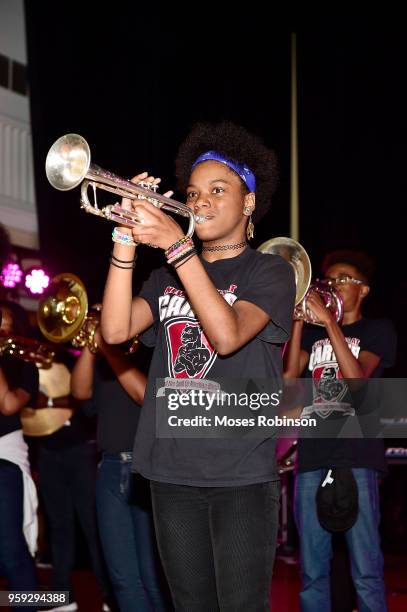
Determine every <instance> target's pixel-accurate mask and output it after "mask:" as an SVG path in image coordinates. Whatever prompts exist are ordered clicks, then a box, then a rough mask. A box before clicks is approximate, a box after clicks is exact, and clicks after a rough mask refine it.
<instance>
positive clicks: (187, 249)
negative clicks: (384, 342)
mask: <svg viewBox="0 0 407 612" xmlns="http://www.w3.org/2000/svg"><path fill="white" fill-rule="evenodd" d="M194 249H195V246H193V245H192V246H189V245H186V246H185V248H184V249H182V251H179V252H178V253H177V254H176V255H174V257H170V258H169V259H167V262H168V263H169V264H171V265H173V264H175V263H176V262H177V261H178V260H179V259H181V258H182V259H183V258H184V257H185V255H186V254H187V253H190V252H191V251H193V250H194Z"/></svg>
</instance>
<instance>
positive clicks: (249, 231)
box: [246, 215, 254, 240]
mask: <svg viewBox="0 0 407 612" xmlns="http://www.w3.org/2000/svg"><path fill="white" fill-rule="evenodd" d="M246 236H247V240H251V239H252V238H253V237H254V225H253V221H252V216H251V215H250V219H249V223H248V224H247V227H246Z"/></svg>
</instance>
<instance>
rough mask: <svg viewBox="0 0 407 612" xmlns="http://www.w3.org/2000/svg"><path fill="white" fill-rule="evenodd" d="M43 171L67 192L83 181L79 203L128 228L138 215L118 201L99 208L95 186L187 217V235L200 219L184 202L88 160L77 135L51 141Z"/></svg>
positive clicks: (137, 221) (137, 222) (87, 150)
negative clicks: (89, 191) (91, 190)
mask: <svg viewBox="0 0 407 612" xmlns="http://www.w3.org/2000/svg"><path fill="white" fill-rule="evenodd" d="M45 171H46V175H47V178H48V180H49V182H50V183H51V185H52V186H53V187H55V189H58V190H59V191H69V190H70V189H74V187H77V186H78V185H79V184H80V183H82V186H81V205H82V208H84V209H85V211H86V212H88V213H91V214H93V215H97V216H98V217H103V218H104V219H107V220H109V221H114V222H116V223H120V224H121V225H126V226H127V227H137V226H138V225H140V218H139V217H138V216H137V214H136V213H135V212H134V211H131V210H126V209H124V208H122V207H121V206H119V205H118V204H113V205H108V206H105V207H103V208H99V206H98V204H97V196H96V189H97V188H99V189H102V190H104V191H109V192H110V193H114V194H115V195H116V196H121V197H123V198H129V199H131V200H137V199H145V200H148V201H149V202H151V203H152V204H154V206H156V207H157V208H162V209H163V210H168V211H170V212H173V213H176V214H178V215H181V216H182V217H188V218H189V227H188V231H187V236H188V237H191V236H192V234H193V233H194V230H195V222H197V223H199V222H200V219H199V218H198V219H197V218H196V217H195V214H194V213H193V211H192V210H190V209H189V208H188V206H186V205H185V204H181V203H180V202H177V201H176V200H173V199H172V198H167V197H166V196H163V195H160V194H158V193H155V186H151V185H150V186H149V184H147V183H140V184H136V183H133V182H132V181H128V180H127V179H124V178H121V177H119V176H117V175H116V174H113V173H112V172H109V171H107V170H103V168H100V167H99V166H97V165H96V164H93V163H91V155H90V148H89V145H88V143H87V142H86V140H85V139H84V138H83V137H82V136H80V135H79V134H65V136H61V138H58V140H56V141H55V142H54V144H53V145H52V147H51V148H50V150H49V151H48V155H47V159H46V162H45ZM89 187H92V189H93V196H94V203H93V204H92V203H91V202H90V200H89V197H88V188H89Z"/></svg>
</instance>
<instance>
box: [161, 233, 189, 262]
mask: <svg viewBox="0 0 407 612" xmlns="http://www.w3.org/2000/svg"><path fill="white" fill-rule="evenodd" d="M186 243H191V245H192V246H193V244H194V243H193V242H192V238H190V237H189V236H183V237H182V238H180V239H179V240H177V241H176V242H174V244H172V245H171V246H170V247H168V249H167V250H166V251H165V256H166V257H167V259H168V258H169V257H171V255H173V253H174V251H175V250H176V249H178V248H179V247H182V246H183V245H184V244H186Z"/></svg>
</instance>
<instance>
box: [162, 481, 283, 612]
mask: <svg viewBox="0 0 407 612" xmlns="http://www.w3.org/2000/svg"><path fill="white" fill-rule="evenodd" d="M151 493H152V501H153V510H154V521H155V526H156V533H157V541H158V547H159V550H160V555H161V559H162V562H163V566H164V570H165V572H166V575H167V579H168V583H169V586H170V589H171V594H172V597H173V603H174V606H175V610H176V611H177V612H219V611H221V612H265V611H266V610H267V612H268V611H269V610H270V600H269V593H270V583H271V575H272V569H273V563H274V554H275V549H276V541H277V527H278V510H279V495H280V483H279V482H266V483H261V484H254V485H249V486H244V487H189V486H179V485H173V484H165V483H159V482H152V483H151Z"/></svg>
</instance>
